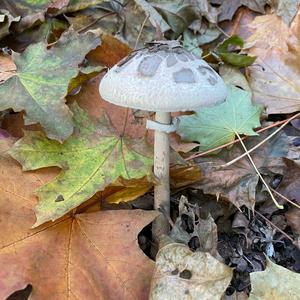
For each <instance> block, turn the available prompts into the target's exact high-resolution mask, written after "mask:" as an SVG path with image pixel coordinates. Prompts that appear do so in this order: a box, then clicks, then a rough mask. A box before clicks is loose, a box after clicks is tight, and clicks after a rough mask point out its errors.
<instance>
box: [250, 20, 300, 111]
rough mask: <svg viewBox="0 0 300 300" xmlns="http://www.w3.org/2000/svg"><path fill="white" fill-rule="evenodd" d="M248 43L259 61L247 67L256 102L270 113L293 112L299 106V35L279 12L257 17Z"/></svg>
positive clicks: (251, 52)
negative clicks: (293, 32) (289, 26)
mask: <svg viewBox="0 0 300 300" xmlns="http://www.w3.org/2000/svg"><path fill="white" fill-rule="evenodd" d="M249 27H250V28H252V29H253V30H254V33H253V35H252V36H250V37H249V39H248V40H247V43H248V44H250V45H254V46H253V47H252V48H251V49H250V51H249V54H250V55H254V56H257V60H256V63H255V64H254V65H252V66H250V67H249V68H248V69H247V75H248V79H249V83H250V86H251V88H252V91H253V95H254V101H255V102H256V103H261V104H263V105H265V106H266V109H267V112H268V113H270V114H274V113H292V112H295V111H298V110H299V109H300V88H299V86H300V64H299V57H300V48H299V40H298V37H296V36H294V35H293V34H292V31H291V30H289V28H288V27H287V25H286V24H285V23H284V22H283V21H282V19H281V18H280V17H277V16H276V15H266V16H260V17H256V18H255V20H254V21H253V22H252V23H251V24H250V25H249Z"/></svg>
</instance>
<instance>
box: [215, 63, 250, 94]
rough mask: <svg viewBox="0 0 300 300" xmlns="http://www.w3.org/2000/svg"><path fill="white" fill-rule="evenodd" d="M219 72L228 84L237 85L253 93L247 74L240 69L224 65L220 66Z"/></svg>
mask: <svg viewBox="0 0 300 300" xmlns="http://www.w3.org/2000/svg"><path fill="white" fill-rule="evenodd" d="M219 73H220V76H221V77H222V79H223V80H224V82H225V83H226V84H227V85H234V86H236V87H240V88H242V89H243V90H245V91H247V92H249V93H251V95H252V91H251V89H250V86H249V83H248V81H247V79H246V77H245V75H244V74H243V73H242V72H241V71H240V70H239V69H237V68H234V67H232V66H229V65H222V66H220V68H219Z"/></svg>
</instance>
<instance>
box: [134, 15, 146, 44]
mask: <svg viewBox="0 0 300 300" xmlns="http://www.w3.org/2000/svg"><path fill="white" fill-rule="evenodd" d="M148 18H149V15H146V18H145V20H144V22H143V23H142V26H141V28H140V31H139V34H138V36H137V38H136V41H135V45H134V50H135V49H136V47H137V45H138V43H139V40H140V37H141V34H142V32H143V29H144V27H145V25H146V22H147V20H148Z"/></svg>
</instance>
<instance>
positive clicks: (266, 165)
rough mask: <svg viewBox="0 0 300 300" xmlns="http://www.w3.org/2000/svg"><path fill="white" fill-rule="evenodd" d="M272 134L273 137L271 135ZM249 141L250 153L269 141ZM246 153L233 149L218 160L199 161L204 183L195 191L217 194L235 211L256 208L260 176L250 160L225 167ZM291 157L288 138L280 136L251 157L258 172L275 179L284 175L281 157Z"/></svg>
mask: <svg viewBox="0 0 300 300" xmlns="http://www.w3.org/2000/svg"><path fill="white" fill-rule="evenodd" d="M269 134H270V133H269ZM266 136H267V135H266V133H264V134H261V135H260V136H259V137H249V138H247V140H246V141H245V145H246V147H247V149H250V148H252V147H253V146H255V145H256V144H258V143H259V142H260V141H261V140H262V139H264V138H265V137H266ZM243 153H244V150H243V148H242V146H241V145H234V146H233V147H232V148H231V149H230V150H222V152H221V153H219V154H218V155H217V156H212V157H206V158H198V159H197V162H198V165H199V166H200V169H201V174H202V179H201V181H200V182H199V184H195V185H194V187H196V188H199V189H203V191H204V193H207V194H217V195H221V196H224V197H226V198H227V199H229V201H230V202H231V203H233V204H234V205H235V206H236V207H241V206H243V205H245V206H247V207H249V208H253V207H254V204H255V199H256V194H255V193H256V187H257V183H258V179H259V178H258V175H257V174H256V172H255V170H254V168H253V166H252V164H251V163H250V161H249V160H248V158H247V157H244V158H242V159H240V160H238V161H237V162H236V163H235V164H233V165H231V166H228V167H222V165H223V164H225V163H226V162H228V161H231V160H232V159H234V158H236V157H238V156H240V155H241V154H243ZM287 153H288V145H287V137H286V135H285V134H283V133H282V134H279V135H278V134H277V136H275V137H273V138H272V139H271V140H269V141H267V142H266V143H264V145H263V146H261V147H259V148H258V149H256V150H255V151H253V152H252V153H251V157H252V159H253V161H254V163H255V165H256V167H257V168H258V170H259V171H260V172H261V173H262V174H263V175H265V176H271V178H272V176H274V175H275V174H283V173H284V172H285V164H284V162H283V160H282V157H284V156H286V155H287Z"/></svg>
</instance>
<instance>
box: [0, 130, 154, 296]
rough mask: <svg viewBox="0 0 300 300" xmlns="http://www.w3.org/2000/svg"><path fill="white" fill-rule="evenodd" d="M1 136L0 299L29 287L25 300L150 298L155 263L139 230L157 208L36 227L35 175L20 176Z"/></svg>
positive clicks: (37, 180) (8, 141)
mask: <svg viewBox="0 0 300 300" xmlns="http://www.w3.org/2000/svg"><path fill="white" fill-rule="evenodd" d="M11 144H12V141H11V139H8V138H7V137H6V136H5V135H3V134H1V138H0V169H1V171H0V182H1V184H0V190H1V193H0V220H1V233H0V265H1V269H0V279H1V280H0V298H1V299H6V298H7V297H8V296H9V295H11V294H12V293H13V292H14V291H16V290H20V289H23V288H24V287H25V286H27V284H31V285H32V286H33V292H32V294H31V296H30V299H33V300H34V299H49V300H51V299H60V300H64V299H89V300H92V299H130V300H131V299H147V296H148V290H149V283H150V278H151V273H152V270H153V263H152V261H151V260H150V259H148V258H147V257H146V256H145V255H144V253H143V252H142V251H141V250H140V249H139V246H138V242H137V234H138V233H139V231H140V230H141V229H142V228H143V227H144V226H146V225H147V224H148V223H149V222H151V221H152V220H153V219H154V218H155V216H157V212H154V211H141V210H118V211H103V212H99V211H98V212H93V213H84V214H77V215H75V216H74V217H65V218H63V219H60V220H58V221H57V222H55V223H46V224H45V225H43V226H41V227H38V228H36V229H34V230H31V229H29V228H30V227H31V226H32V225H33V224H34V222H35V217H34V212H33V207H34V206H35V203H36V198H35V197H34V196H33V191H34V190H35V189H36V188H37V187H38V186H40V185H41V184H42V183H43V180H42V179H41V178H42V176H40V174H39V173H36V172H31V173H23V172H22V171H21V168H20V166H19V165H18V163H16V162H15V161H14V160H12V159H11V158H10V157H8V156H7V154H6V150H7V149H8V148H9V147H10V146H11Z"/></svg>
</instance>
